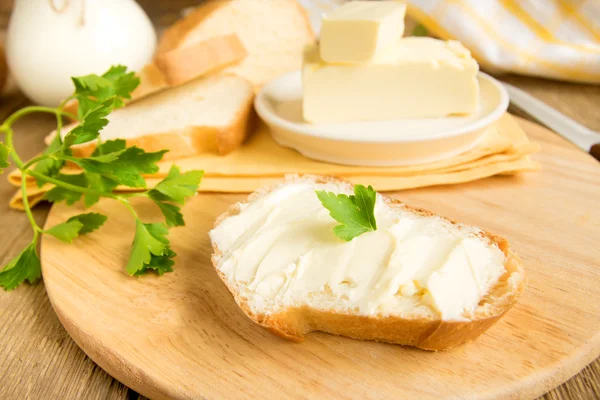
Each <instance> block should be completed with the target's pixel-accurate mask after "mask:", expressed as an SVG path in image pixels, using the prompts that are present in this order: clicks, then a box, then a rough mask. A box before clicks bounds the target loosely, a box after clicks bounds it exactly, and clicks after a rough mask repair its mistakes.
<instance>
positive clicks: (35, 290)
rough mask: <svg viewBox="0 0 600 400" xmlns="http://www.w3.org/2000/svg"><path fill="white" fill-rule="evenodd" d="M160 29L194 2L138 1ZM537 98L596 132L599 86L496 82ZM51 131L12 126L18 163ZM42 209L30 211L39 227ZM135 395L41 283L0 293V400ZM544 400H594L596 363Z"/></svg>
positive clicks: (4, 225) (4, 192)
mask: <svg viewBox="0 0 600 400" xmlns="http://www.w3.org/2000/svg"><path fill="white" fill-rule="evenodd" d="M139 2H140V3H141V4H142V5H143V6H144V7H145V8H146V10H147V11H148V13H149V15H150V16H151V18H152V19H153V20H154V21H155V22H156V23H157V24H159V25H162V24H165V23H168V22H170V21H172V20H173V18H174V14H173V13H172V10H174V9H178V8H179V7H181V6H185V5H190V4H193V3H197V1H193V0H172V1H170V2H159V1H158V0H143V1H139ZM11 7H12V0H0V30H2V29H5V27H6V24H7V22H8V17H9V13H10V9H11ZM502 79H504V80H505V81H507V82H510V83H512V84H514V85H516V86H518V87H520V88H522V89H524V90H526V91H528V92H530V93H531V94H533V95H535V96H537V97H539V98H540V99H542V100H543V101H545V102H547V103H548V104H550V105H551V106H553V107H555V108H557V109H558V110H560V111H561V112H563V113H565V114H566V115H568V116H570V117H572V118H573V119H575V120H577V121H579V122H581V123H582V124H584V125H586V126H588V127H589V128H591V129H593V130H596V131H600V112H598V106H599V105H600V86H592V85H581V84H569V83H561V82H553V81H547V80H543V79H535V78H528V77H517V76H504V77H502ZM26 104H28V103H27V100H26V99H25V98H24V97H23V96H22V95H20V94H14V95H11V96H9V97H4V98H0V121H3V120H4V118H5V117H6V116H7V115H8V114H9V113H10V112H11V111H14V110H15V109H16V108H19V107H22V106H24V105H26ZM53 127H55V121H54V119H53V117H51V116H47V115H38V116H32V117H31V118H27V119H25V120H23V121H20V122H19V123H17V125H16V126H15V131H16V138H15V139H16V140H15V141H16V146H17V147H18V149H19V152H20V153H21V154H22V155H23V156H24V157H25V158H27V157H30V156H32V155H34V154H36V153H38V152H39V151H41V150H42V148H43V142H42V138H43V137H44V135H46V134H47V133H48V132H49V131H50V130H51V129H52V128H53ZM13 193H14V188H13V187H12V186H9V184H8V183H7V181H6V179H5V176H3V177H1V178H0V229H1V230H2V231H1V234H0V265H4V263H5V262H7V261H8V260H9V259H11V258H12V257H14V256H15V255H16V254H17V253H18V251H19V250H20V249H22V248H23V247H24V246H25V245H26V244H28V243H29V241H30V237H31V231H30V226H29V223H28V221H27V219H26V218H25V215H24V214H23V213H21V212H18V211H14V210H11V209H9V208H8V200H9V198H10V197H11V196H12V194H13ZM48 210H49V206H48V205H46V204H42V205H40V206H38V207H37V208H36V210H35V213H34V214H35V217H36V219H37V220H38V223H40V224H42V222H43V221H44V219H45V218H46V215H47V213H48ZM137 398H139V396H138V394H137V393H135V392H133V391H132V390H129V389H128V388H127V387H125V386H124V385H122V384H121V383H119V382H118V381H116V380H115V379H113V378H112V377H110V376H109V375H108V374H106V373H105V372H104V371H103V370H102V369H101V368H99V367H98V366H97V365H96V364H94V362H93V361H91V360H90V359H89V358H88V357H87V356H86V355H85V354H84V353H83V351H81V350H80V349H79V348H78V347H77V345H76V344H75V343H74V342H73V341H72V340H71V339H70V337H69V336H68V334H67V332H66V331H65V330H64V328H63V327H62V325H61V324H60V322H59V321H58V319H57V317H56V315H55V313H54V311H53V310H52V307H51V305H50V302H49V301H48V298H47V296H46V291H45V289H44V285H43V284H38V285H35V286H30V285H23V286H21V287H20V288H18V289H17V290H15V291H13V292H9V293H7V292H4V291H0V399H5V400H11V399H137ZM542 398H543V399H546V400H550V399H593V398H600V359H597V360H596V361H595V362H594V363H592V364H591V365H589V366H588V367H587V368H585V369H584V370H583V371H581V372H580V373H579V374H578V375H576V376H575V377H573V378H572V379H570V380H569V381H567V382H566V383H564V384H563V385H561V386H560V387H558V388H556V389H554V390H553V391H551V392H549V393H548V394H546V395H545V396H543V397H542Z"/></svg>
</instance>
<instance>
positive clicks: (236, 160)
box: [9, 114, 540, 209]
mask: <svg viewBox="0 0 600 400" xmlns="http://www.w3.org/2000/svg"><path fill="white" fill-rule="evenodd" d="M538 150H539V146H538V145H537V144H535V143H531V142H530V141H529V139H528V138H527V135H525V132H523V130H522V129H521V128H520V127H519V125H518V124H517V122H516V121H515V120H514V118H512V117H511V116H510V115H508V114H505V115H504V116H503V117H502V118H501V119H500V120H499V121H498V123H497V124H496V125H495V126H493V127H491V128H490V129H489V130H488V131H487V132H486V133H485V135H484V137H483V138H482V140H481V141H480V142H479V143H478V145H477V146H476V147H474V148H473V149H471V150H470V151H467V152H466V153H463V154H461V155H459V156H457V157H454V158H449V159H446V160H441V161H437V162H434V163H429V164H421V165H410V166H404V167H354V166H346V165H336V164H327V163H323V162H319V161H315V160H311V159H309V158H306V157H304V156H302V155H301V154H300V153H297V152H296V151H294V150H291V149H287V148H284V147H281V146H279V145H278V144H276V143H275V142H274V141H273V139H272V138H271V135H270V134H269V131H268V129H267V128H266V126H264V125H261V126H260V128H259V129H258V132H256V133H255V134H254V135H253V136H252V137H251V138H250V139H249V140H248V142H247V143H245V144H244V145H243V146H242V147H241V148H239V149H238V150H236V151H234V152H232V153H230V154H228V155H226V156H219V155H215V154H202V155H199V156H197V157H193V158H187V159H182V160H178V161H176V163H177V165H178V166H179V167H180V168H181V170H182V171H189V170H192V169H202V170H204V179H203V181H202V184H201V185H200V190H201V191H207V192H230V193H244V192H251V191H253V190H255V189H257V188H259V187H261V186H264V185H266V184H270V183H273V182H276V181H277V180H280V179H281V178H282V177H283V176H284V175H286V174H296V173H297V174H320V175H334V176H338V177H342V178H345V179H348V180H350V181H352V182H354V183H364V184H370V185H373V187H374V188H375V189H376V190H380V191H389V190H401V189H409V188H416V187H422V186H430V185H445V184H454V183H461V182H467V181H472V180H476V179H480V178H485V177H488V176H492V175H496V174H513V173H517V172H521V171H537V170H539V168H540V167H539V165H538V164H537V163H536V162H533V161H531V160H530V159H529V155H530V154H532V153H534V152H536V151H538ZM171 165H172V162H164V163H161V165H160V170H159V172H158V173H157V174H156V175H153V176H149V177H147V178H148V186H152V185H154V184H156V182H158V180H159V179H161V178H162V177H164V176H166V174H167V172H168V170H169V168H170V167H171ZM64 172H65V173H68V172H73V173H77V172H78V171H77V170H73V169H71V170H69V169H65V171H64ZM9 181H10V182H11V183H12V184H14V185H16V186H18V185H20V182H21V176H20V175H19V173H18V171H16V172H15V171H13V172H12V173H11V174H10V175H9ZM27 186H28V191H27V193H28V199H29V201H30V203H31V204H35V203H38V202H39V201H41V200H42V199H43V196H44V193H45V192H46V191H48V190H49V189H51V188H52V185H44V186H43V187H42V188H38V187H36V186H35V182H34V181H33V180H30V181H29V182H28V185H27ZM119 190H123V191H131V190H134V189H131V188H125V187H121V188H119ZM11 206H12V207H14V208H18V209H19V208H20V209H22V208H23V198H22V196H21V192H20V191H19V192H18V193H16V194H15V196H14V197H13V198H12V200H11Z"/></svg>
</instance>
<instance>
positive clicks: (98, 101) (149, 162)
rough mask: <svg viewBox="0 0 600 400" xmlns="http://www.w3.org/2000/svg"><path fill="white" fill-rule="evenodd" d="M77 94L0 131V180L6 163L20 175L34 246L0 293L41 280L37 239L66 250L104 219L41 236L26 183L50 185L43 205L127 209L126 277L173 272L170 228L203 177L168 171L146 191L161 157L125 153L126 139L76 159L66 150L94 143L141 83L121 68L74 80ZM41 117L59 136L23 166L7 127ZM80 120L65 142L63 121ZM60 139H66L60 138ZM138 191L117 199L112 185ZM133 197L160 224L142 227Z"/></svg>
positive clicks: (8, 270)
mask: <svg viewBox="0 0 600 400" xmlns="http://www.w3.org/2000/svg"><path fill="white" fill-rule="evenodd" d="M72 80H73V84H74V85H75V92H74V93H73V95H72V96H70V97H69V98H68V99H66V100H65V101H63V102H62V103H61V104H60V105H59V106H58V107H57V108H51V107H40V106H29V107H25V108H23V109H21V110H19V111H17V112H15V113H14V114H12V115H11V116H10V117H8V118H7V119H6V120H5V121H4V123H2V125H0V134H4V135H5V140H4V143H2V142H0V173H2V172H3V169H5V168H7V167H8V166H9V165H10V164H9V158H10V159H12V161H13V162H14V164H15V165H16V166H17V168H19V170H20V171H21V175H22V178H21V191H22V194H23V206H24V208H25V213H26V215H27V218H28V219H29V222H30V223H31V227H32V228H33V239H32V241H31V243H30V244H29V245H28V246H27V247H26V248H25V249H24V250H23V251H22V252H21V253H20V254H19V255H18V256H17V257H15V258H14V259H12V260H11V261H9V262H8V264H6V265H5V266H4V267H3V268H2V269H1V271H0V286H2V287H3V288H4V289H5V290H12V289H14V288H16V287H17V286H19V285H20V284H21V283H23V282H24V281H28V282H29V283H34V282H35V281H37V280H38V279H39V278H40V277H41V266H40V259H39V255H38V252H37V245H38V241H39V238H40V236H41V235H43V234H46V235H51V236H54V237H56V238H58V239H60V240H62V241H64V242H67V243H71V242H72V241H73V240H74V239H75V238H77V237H78V236H81V235H85V234H87V233H90V232H93V231H95V230H96V229H98V228H100V227H101V226H102V225H103V224H104V222H106V219H107V217H106V216H105V215H102V214H99V213H94V212H89V213H84V214H79V215H76V216H74V217H71V218H69V219H68V220H67V221H65V222H62V223H60V224H57V225H54V226H52V227H50V228H48V229H43V228H42V227H40V226H39V225H37V223H36V222H35V220H34V218H33V214H32V212H31V207H30V205H29V202H28V200H27V177H28V176H31V177H33V178H35V180H36V182H37V184H38V186H42V185H44V184H45V183H50V184H52V185H54V187H53V188H52V189H51V190H49V191H48V192H47V193H46V195H45V199H46V200H48V201H50V202H53V203H58V202H61V201H64V202H66V204H67V205H72V204H74V203H76V202H78V201H80V200H83V204H84V206H85V207H90V206H92V205H94V204H96V203H97V202H98V201H99V200H100V198H111V199H114V200H116V201H119V202H121V203H122V204H123V205H124V206H125V207H127V208H128V209H129V211H130V212H131V214H132V215H133V217H134V218H135V221H136V229H135V237H134V239H133V245H132V250H131V255H130V257H129V261H128V263H127V265H126V267H125V269H126V270H127V272H128V273H129V274H130V275H136V276H138V275H141V274H143V273H145V272H148V271H154V272H155V273H157V274H158V275H162V274H164V273H165V272H170V271H172V270H173V269H172V266H173V264H174V261H173V257H175V255H176V254H175V252H174V251H173V250H172V249H171V247H170V243H169V240H168V239H167V235H168V233H169V228H170V227H175V226H182V225H184V220H183V215H182V213H181V205H183V203H184V201H185V200H186V199H187V198H189V197H190V196H192V195H194V193H195V192H196V190H197V189H198V185H199V184H200V181H201V179H202V175H203V171H189V172H186V173H181V171H180V170H179V168H177V167H176V166H173V167H172V168H171V170H170V171H169V174H168V176H167V177H166V178H165V179H163V180H162V181H160V182H159V183H158V184H157V185H156V186H155V187H154V188H152V189H148V188H147V187H146V180H145V179H144V177H143V175H144V174H154V173H156V172H158V170H159V167H158V165H157V163H158V162H159V161H160V160H161V159H162V157H163V155H164V154H165V153H166V150H164V151H158V152H153V153H148V152H145V151H144V150H142V149H140V148H138V147H135V146H134V147H127V146H126V143H125V141H124V140H111V141H107V142H104V143H101V144H100V143H98V146H97V147H96V150H95V151H94V153H93V154H92V155H91V156H90V157H86V158H80V157H75V156H73V154H72V152H71V147H72V146H74V145H77V144H80V143H86V142H89V141H91V140H98V137H99V133H100V131H101V130H102V128H104V127H105V126H106V125H107V124H108V119H107V118H106V117H107V116H108V115H109V114H110V113H111V112H112V111H113V110H115V109H116V108H119V107H122V106H123V105H124V100H126V99H130V98H131V92H132V91H133V90H134V89H135V88H136V87H137V86H138V84H139V79H138V78H137V77H136V76H135V74H134V73H133V72H130V71H127V68H126V67H124V66H113V67H111V68H110V69H109V70H108V71H107V72H106V73H104V74H103V75H101V76H98V75H87V76H82V77H77V78H72ZM71 99H76V100H77V101H78V103H79V107H78V113H77V116H74V115H72V114H69V113H68V112H66V111H65V110H64V106H65V104H66V103H67V102H68V101H69V100H71ZM35 112H44V113H51V114H54V115H55V116H56V121H57V133H56V136H55V137H54V139H53V141H52V143H51V144H50V145H49V146H48V148H47V149H46V151H45V152H44V153H43V154H42V155H40V156H38V157H35V158H33V159H32V160H30V161H27V162H23V161H22V160H21V158H20V156H19V154H18V153H17V151H16V150H15V147H14V144H13V136H14V132H13V129H12V125H13V124H14V123H15V121H17V120H18V119H20V118H22V117H24V116H25V115H28V114H31V113H35ZM63 117H69V118H71V119H78V120H79V124H78V125H77V126H76V127H74V128H73V129H71V130H70V131H69V132H68V133H67V134H66V135H64V134H62V135H61V131H62V130H63V123H62V118H63ZM63 133H64V132H63ZM66 162H70V163H73V164H76V165H78V166H79V167H80V168H81V171H82V172H81V173H78V174H63V173H61V169H62V168H63V166H64V165H65V163H66ZM121 185H122V186H128V187H133V188H139V189H140V190H142V191H140V192H136V193H117V192H115V189H116V188H117V186H121ZM131 197H147V198H149V199H151V200H152V201H153V202H154V203H155V204H156V205H157V206H158V207H159V209H160V210H161V211H162V213H163V215H164V218H165V222H164V223H144V222H142V221H141V220H140V218H139V217H138V214H137V212H136V211H135V209H134V208H133V207H132V206H131V204H130V198H131Z"/></svg>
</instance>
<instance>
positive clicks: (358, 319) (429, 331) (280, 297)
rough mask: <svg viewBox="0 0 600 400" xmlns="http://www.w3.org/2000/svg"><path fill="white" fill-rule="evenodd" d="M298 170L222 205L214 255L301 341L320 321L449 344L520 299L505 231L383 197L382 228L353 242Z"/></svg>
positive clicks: (265, 320)
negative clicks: (339, 231) (343, 234)
mask: <svg viewBox="0 0 600 400" xmlns="http://www.w3.org/2000/svg"><path fill="white" fill-rule="evenodd" d="M352 188H353V186H352V185H351V184H349V183H347V182H345V181H341V180H337V179H334V178H327V177H318V176H303V177H300V176H291V177H288V178H286V180H285V181H284V182H282V183H281V184H279V185H276V186H274V187H269V188H265V189H262V190H258V191H256V192H255V193H253V194H252V195H250V197H249V198H248V200H247V201H245V202H242V203H237V204H234V205H233V206H231V208H230V209H229V210H228V211H227V212H226V213H225V214H223V215H221V216H220V217H219V218H218V219H217V221H216V223H215V227H214V229H213V230H212V231H211V232H210V238H211V242H212V246H213V250H214V254H213V256H212V261H213V264H214V266H215V268H216V270H217V273H218V274H219V276H220V277H221V279H222V280H223V282H224V283H225V284H226V285H227V287H228V288H229V290H230V291H231V293H232V294H233V296H234V298H235V300H236V302H237V304H238V305H239V306H240V308H241V309H242V310H243V311H244V313H245V314H246V315H247V316H248V317H249V318H250V319H251V320H253V321H254V322H256V323H258V324H260V325H262V326H263V327H265V328H267V329H268V330H270V331H271V332H273V333H275V334H276V335H278V336H281V337H283V338H286V339H289V340H293V341H301V340H302V339H303V337H304V335H305V334H307V333H308V332H311V331H323V332H327V333H332V334H336V335H342V336H348V337H351V338H355V339H362V340H375V341H380V342H388V343H396V344H402V345H410V346H416V347H419V348H422V349H427V350H443V349H447V348H450V347H453V346H456V345H458V344H461V343H464V342H466V341H470V340H473V339H475V338H476V337H478V336H479V335H480V334H482V333H483V332H484V331H486V330H487V329H488V328H489V327H490V326H492V325H493V324H494V323H495V322H496V321H497V320H498V319H499V318H500V317H501V316H502V315H503V314H504V313H505V312H506V311H508V310H509V309H510V308H511V306H512V305H513V304H514V303H515V302H516V300H517V298H518V297H519V295H520V293H521V292H522V290H523V287H524V282H525V280H524V270H523V267H522V265H521V262H520V260H519V258H518V256H516V255H515V254H514V253H513V252H512V251H511V249H510V247H509V245H508V243H507V241H506V240H505V239H503V238H501V237H498V236H496V235H493V234H491V233H487V232H484V231H481V230H480V229H478V228H475V227H472V226H468V225H465V224H461V223H456V222H453V221H450V220H448V219H446V218H443V217H440V216H437V215H434V214H433V213H431V212H429V211H425V210H421V209H417V208H412V207H409V206H407V205H405V204H403V203H401V202H400V201H398V200H395V199H391V198H387V197H384V196H381V195H379V194H378V195H377V200H376V204H375V217H376V220H377V227H378V229H377V230H375V231H373V232H368V233H364V234H362V235H360V236H358V237H356V238H354V239H352V240H351V241H349V242H344V241H342V240H340V239H338V238H337V237H336V236H335V235H334V233H333V230H332V229H333V227H334V226H335V225H336V221H334V220H333V219H332V218H331V216H330V215H329V211H328V210H327V209H326V208H324V207H323V206H322V205H321V203H320V201H319V199H318V197H317V195H316V193H315V190H325V191H330V192H334V193H338V194H339V193H346V194H350V193H352Z"/></svg>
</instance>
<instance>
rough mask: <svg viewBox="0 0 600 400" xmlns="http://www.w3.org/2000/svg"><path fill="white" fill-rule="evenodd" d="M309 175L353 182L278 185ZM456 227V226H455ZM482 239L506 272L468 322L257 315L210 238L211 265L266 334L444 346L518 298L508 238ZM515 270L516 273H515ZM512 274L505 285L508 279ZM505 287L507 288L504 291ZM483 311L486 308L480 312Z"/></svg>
mask: <svg viewBox="0 0 600 400" xmlns="http://www.w3.org/2000/svg"><path fill="white" fill-rule="evenodd" d="M307 178H308V179H311V180H314V182H316V183H327V182H334V183H337V184H341V185H349V187H352V184H350V183H349V182H346V181H343V180H340V179H337V178H334V177H322V176H311V175H305V176H303V177H300V176H298V175H294V176H288V177H286V179H285V180H284V182H283V184H285V183H290V182H294V181H297V180H299V179H307ZM280 185H281V183H280V184H278V185H274V186H271V187H267V188H264V189H260V190H258V191H256V192H254V193H253V194H251V195H250V196H249V197H248V202H252V201H254V200H256V199H258V198H260V197H262V196H264V195H266V194H267V193H269V192H271V191H272V190H274V189H275V188H277V187H279V186H280ZM385 200H386V202H387V203H388V205H390V206H391V207H393V208H401V209H404V210H406V211H409V212H413V213H415V214H418V215H422V216H426V217H431V216H437V215H436V214H434V213H432V212H430V211H427V210H423V209H420V208H414V207H410V206H408V205H406V204H404V203H402V202H401V201H399V200H397V199H392V198H388V197H385ZM239 212H240V205H239V203H237V204H234V205H232V206H231V207H230V208H229V209H228V210H227V211H226V212H225V213H223V214H222V215H221V216H219V217H218V218H217V220H216V221H215V225H214V226H215V227H216V226H218V225H219V224H220V223H221V222H222V221H223V220H225V219H226V218H228V217H230V216H233V215H236V214H239ZM441 218H442V219H444V220H446V221H448V222H450V223H451V224H455V225H456V224H458V223H457V222H454V221H452V220H450V219H447V218H444V217H441ZM459 225H460V224H459ZM479 236H480V237H481V238H484V239H486V240H489V241H490V242H491V243H494V244H496V245H497V246H498V247H499V248H500V250H501V251H502V252H503V253H504V255H505V257H506V262H505V265H504V267H505V269H506V272H505V274H504V275H503V276H502V277H501V278H500V280H499V282H498V283H497V284H496V286H494V288H492V290H491V291H490V293H489V294H488V295H487V296H486V297H484V298H483V299H482V301H481V302H480V305H479V306H478V308H477V310H476V311H475V312H474V313H473V315H469V316H468V317H469V320H468V321H443V320H441V319H429V318H413V319H411V318H402V317H397V316H364V315H356V314H352V313H346V312H339V311H335V310H328V311H322V310H316V309H312V308H310V307H306V306H305V307H301V308H290V309H287V310H284V311H283V312H281V313H277V314H257V313H254V312H253V311H252V310H251V309H250V307H249V306H248V302H247V300H246V299H245V298H244V297H243V296H241V295H240V294H239V293H238V291H237V290H236V288H235V287H234V286H233V285H231V284H229V282H228V280H227V277H226V276H225V275H224V274H223V273H222V272H221V271H219V269H218V267H217V266H218V263H219V260H220V259H221V252H220V250H219V248H218V246H217V245H216V244H215V243H214V242H213V243H212V247H213V255H212V258H211V260H212V263H213V266H214V267H215V270H216V271H217V274H218V275H219V277H220V278H221V280H222V281H223V283H225V285H226V286H227V288H228V289H229V291H230V292H231V294H232V295H233V297H234V299H235V301H236V303H237V304H238V306H239V307H240V308H241V309H242V311H243V312H244V313H245V314H246V316H248V318H250V319H251V320H252V321H254V322H255V323H257V324H259V325H261V326H263V327H264V328H266V329H267V330H269V331H270V332H272V333H274V334H275V335H277V336H280V337H282V338H284V339H287V340H291V341H295V342H301V341H302V340H303V339H304V335H305V334H307V333H309V332H313V331H321V332H326V333H330V334H334V335H340V336H347V337H350V338H353V339H359V340H374V341H378V342H386V343H394V344H401V345H408V346H414V347H418V348H421V349H424V350H432V351H438V350H446V349H449V348H451V347H454V346H456V345H459V344H462V343H465V342H468V341H471V340H474V339H476V338H477V337H478V336H480V335H481V334H482V333H483V332H485V331H486V330H487V329H489V328H490V327H491V326H492V325H494V324H495V323H496V322H497V321H498V320H499V319H500V318H501V317H502V316H503V315H504V314H505V313H506V312H507V311H508V310H509V309H510V308H511V307H512V306H513V305H514V304H515V302H516V301H517V299H518V298H519V296H520V294H521V293H522V291H523V289H524V287H525V273H524V269H523V266H522V264H521V260H520V258H519V257H518V256H517V255H516V254H515V253H514V252H513V251H512V250H511V249H510V246H509V244H508V242H507V241H506V240H505V239H504V238H502V237H500V236H497V235H494V234H491V233H488V232H481V233H480V234H479ZM516 273H518V274H519V275H515V274H516ZM511 277H513V278H514V277H516V279H514V280H515V282H512V284H513V285H514V287H512V288H510V287H509V286H510V285H509V278H511ZM507 288H509V289H510V290H509V291H507ZM484 310H485V311H484Z"/></svg>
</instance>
